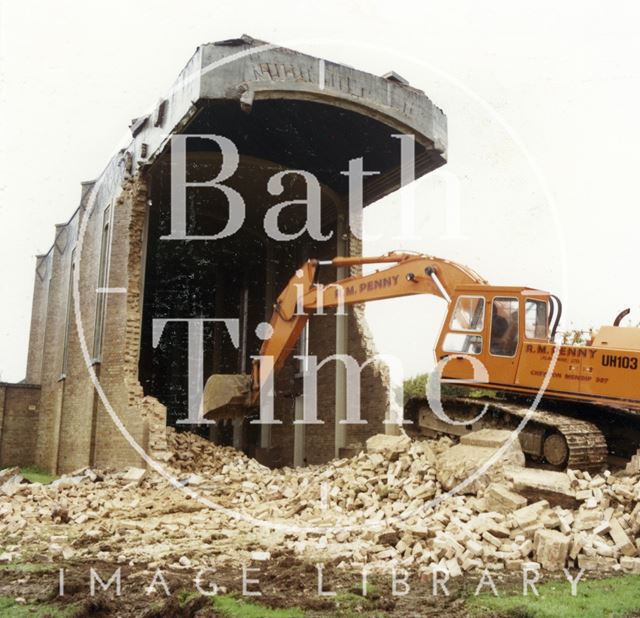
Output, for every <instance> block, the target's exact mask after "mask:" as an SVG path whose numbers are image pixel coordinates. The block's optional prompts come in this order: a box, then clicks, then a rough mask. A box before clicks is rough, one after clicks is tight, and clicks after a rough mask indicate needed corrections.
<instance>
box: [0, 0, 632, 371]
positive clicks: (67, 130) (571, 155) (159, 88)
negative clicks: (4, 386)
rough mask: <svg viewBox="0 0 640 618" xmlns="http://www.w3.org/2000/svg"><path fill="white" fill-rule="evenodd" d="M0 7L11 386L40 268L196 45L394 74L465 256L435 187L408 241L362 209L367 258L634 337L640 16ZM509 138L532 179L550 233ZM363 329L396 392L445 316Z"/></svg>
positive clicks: (499, 7)
mask: <svg viewBox="0 0 640 618" xmlns="http://www.w3.org/2000/svg"><path fill="white" fill-rule="evenodd" d="M0 7H1V8H0V11H1V13H0V63H1V64H0V71H1V73H0V79H1V87H0V106H1V109H0V119H1V122H2V140H1V142H0V144H1V145H0V149H1V150H0V164H1V166H2V176H1V177H0V216H1V222H2V225H0V274H1V277H0V294H1V298H2V303H0V375H1V377H2V379H3V380H20V379H22V377H23V376H24V370H25V364H26V352H27V340H28V327H29V316H30V311H31V294H32V285H33V276H34V264H35V260H34V255H35V254H37V253H43V252H45V251H47V250H48V248H49V246H50V245H51V243H52V241H53V233H54V224H55V223H60V222H64V221H66V220H67V219H68V218H69V216H70V215H71V213H72V212H73V210H74V209H75V208H76V206H77V204H78V199H79V195H80V181H82V180H88V179H92V178H94V177H96V176H97V175H98V174H99V172H100V171H101V169H102V168H103V167H104V165H105V164H106V162H107V160H108V158H109V157H110V156H111V154H112V153H113V151H114V149H115V147H116V145H117V144H118V143H119V142H120V141H121V139H122V137H123V136H125V135H126V133H127V125H128V123H129V121H130V119H131V118H134V117H136V116H139V115H141V114H142V113H144V112H146V111H147V110H148V108H149V106H150V105H151V104H153V103H154V102H155V101H157V100H158V98H159V97H160V96H161V95H162V94H163V93H164V92H165V91H166V90H167V89H168V88H169V86H170V85H171V83H172V82H173V80H174V78H175V77H176V75H177V74H178V72H179V71H180V69H181V68H182V67H183V66H184V64H185V63H186V61H187V60H188V58H189V57H190V56H191V54H192V53H193V51H194V50H195V48H196V46H197V45H198V44H200V43H203V42H207V41H216V40H220V39H225V38H231V37H235V36H239V35H240V34H242V33H247V34H250V35H251V36H253V37H255V38H259V39H264V40H267V41H270V42H274V43H279V44H282V45H285V46H288V47H293V48H295V49H298V50H300V51H305V52H308V53H311V54H314V55H319V56H322V57H325V58H328V59H331V60H335V61H338V62H344V63H346V64H349V65H352V66H354V67H356V68H358V69H362V70H367V71H370V72H372V73H376V74H382V73H384V72H386V71H388V70H390V69H394V70H395V71H397V72H398V73H400V74H401V75H403V76H404V77H406V78H408V79H409V81H410V82H411V83H412V84H413V85H414V86H416V87H419V88H421V89H423V90H424V91H425V92H426V94H427V95H428V96H429V97H430V98H431V99H432V100H433V101H434V103H435V104H436V105H438V106H439V107H441V108H442V109H443V110H444V111H445V113H446V115H447V117H448V120H449V164H448V165H447V167H446V169H447V170H448V172H449V173H450V176H449V177H450V178H453V179H454V180H453V185H454V186H456V187H457V188H458V190H459V194H460V198H459V200H458V201H455V200H454V202H455V203H458V204H459V206H460V212H461V221H462V222H461V227H460V232H461V235H462V238H458V239H448V238H445V233H446V230H445V224H444V215H443V209H444V206H445V204H446V203H447V201H446V197H445V190H444V182H443V180H442V178H438V177H436V176H434V177H426V178H424V179H422V180H421V181H419V182H418V183H416V189H415V191H416V193H415V194H416V198H417V205H418V215H417V221H418V224H419V225H418V227H417V235H418V237H419V238H417V239H416V240H413V241H408V240H404V241H399V240H397V239H394V238H392V236H393V235H394V234H396V233H397V232H395V231H394V229H397V220H398V215H399V212H400V211H401V205H400V200H399V197H398V196H393V197H391V198H390V199H387V200H385V201H383V202H381V203H379V204H376V205H375V206H372V207H370V208H369V209H368V210H367V215H366V221H367V226H368V227H369V229H370V231H371V232H372V233H373V232H375V231H376V230H377V231H382V232H383V234H384V235H385V236H384V237H383V238H382V239H380V240H378V241H375V242H368V243H367V244H366V247H365V248H366V250H367V252H368V253H377V252H380V251H387V250H389V249H397V248H408V249H414V250H421V251H425V252H428V253H433V254H436V255H441V256H443V257H449V258H452V259H456V260H458V261H461V262H463V263H465V264H468V265H469V266H471V267H472V268H474V269H475V270H477V271H479V272H480V273H481V274H483V275H484V276H485V277H486V278H488V279H489V280H490V281H491V282H492V283H496V284H501V283H502V284H509V283H512V284H516V285H519V284H522V285H531V286H535V287H541V288H544V289H550V290H552V291H556V292H557V293H559V294H560V295H561V296H563V299H564V300H565V301H567V302H566V305H567V306H566V314H565V315H567V314H568V320H569V321H568V323H567V326H569V325H571V324H573V325H575V326H576V327H584V328H586V327H589V326H592V325H599V324H601V323H609V322H610V321H611V320H612V319H613V317H614V316H615V314H616V313H617V312H618V311H619V310H620V309H622V308H624V307H627V306H630V307H631V308H632V310H633V313H632V316H634V317H635V318H636V321H640V289H639V287H638V285H637V272H636V269H637V266H638V253H637V252H638V249H637V248H638V232H639V230H640V225H639V223H640V211H639V209H638V208H637V202H638V177H639V172H638V170H640V154H639V152H640V151H639V149H638V146H637V144H638V143H640V121H639V120H638V108H639V103H640V72H638V69H637V62H638V58H640V38H639V37H638V36H637V25H638V22H639V18H640V5H639V4H638V3H635V2H631V1H629V2H616V3H609V4H605V3H602V2H592V1H585V2H581V3H558V2H546V1H542V2H536V3H527V4H525V3H514V2H509V1H505V2H497V1H496V2H484V3H478V2H473V1H470V2H446V3H445V2H441V1H438V2H432V1H429V2H424V1H422V2H415V3H413V2H402V1H398V0H397V1H396V2H393V3H390V2H388V1H387V0H384V1H383V2H377V1H376V2H370V1H367V2H365V1H364V0H363V1H356V0H342V1H336V0H325V1H324V2H321V3H320V2H318V3H309V2H300V1H299V0H298V1H296V2H284V1H277V0H276V1H272V2H264V1H261V2H255V1H248V0H245V1H244V2H237V1H235V2H228V1H226V0H224V1H216V2H211V1H210V0H208V1H196V0H183V1H181V2H166V1H160V0H154V1H148V0H138V1H136V2H131V1H129V2H125V1H123V0H110V1H109V2H91V3H89V2H87V3H80V2H69V1H65V0H57V1H56V2H55V3H49V2H44V1H42V2H33V1H25V0H20V1H17V0H3V1H1V2H0ZM481 100H483V101H485V102H486V104H487V107H484V106H483V104H481V103H480V101H481ZM491 109H492V110H494V111H493V112H491V111H490V110H491ZM505 126H507V127H509V129H505ZM509 131H512V132H513V134H514V135H515V136H516V139H517V140H518V141H519V142H520V143H521V144H522V145H523V146H524V147H525V148H526V150H527V152H528V153H529V154H528V156H530V157H531V160H532V161H534V165H536V166H537V167H538V168H539V170H540V172H541V175H542V177H543V179H544V182H545V183H546V185H547V187H548V189H549V192H550V195H551V196H552V198H553V200H554V201H555V204H556V215H555V216H554V215H553V212H552V210H551V209H550V207H549V205H548V203H547V200H546V199H545V195H544V189H543V187H542V185H541V184H540V182H539V181H538V180H537V179H536V176H535V175H534V173H533V172H532V170H531V167H530V165H529V163H528V162H527V158H526V156H525V155H523V153H522V151H521V150H520V149H519V147H518V145H516V143H515V142H514V141H513V139H512V138H511V137H510V136H509ZM394 226H395V228H394ZM559 239H562V241H560V240H559ZM563 256H564V257H563ZM564 258H566V266H567V269H566V273H565V274H566V278H565V277H563V272H564V269H563V259H564ZM564 280H566V282H567V285H566V286H565V285H564ZM367 314H368V317H369V319H370V322H371V327H372V330H373V332H374V336H375V338H376V342H377V344H378V347H379V349H380V351H383V352H386V353H392V354H395V355H397V356H399V357H400V358H401V359H402V360H403V361H404V362H405V367H406V371H407V373H408V374H413V373H416V372H418V371H420V370H422V369H423V368H424V369H426V368H428V367H430V366H431V358H432V354H431V348H432V346H433V342H434V337H435V333H436V332H437V330H438V329H439V326H440V320H441V317H442V310H441V308H440V307H439V305H438V303H437V301H436V300H434V299H429V298H413V299H397V300H393V301H384V302H382V303H378V304H376V305H374V304H371V305H369V306H368V308H367Z"/></svg>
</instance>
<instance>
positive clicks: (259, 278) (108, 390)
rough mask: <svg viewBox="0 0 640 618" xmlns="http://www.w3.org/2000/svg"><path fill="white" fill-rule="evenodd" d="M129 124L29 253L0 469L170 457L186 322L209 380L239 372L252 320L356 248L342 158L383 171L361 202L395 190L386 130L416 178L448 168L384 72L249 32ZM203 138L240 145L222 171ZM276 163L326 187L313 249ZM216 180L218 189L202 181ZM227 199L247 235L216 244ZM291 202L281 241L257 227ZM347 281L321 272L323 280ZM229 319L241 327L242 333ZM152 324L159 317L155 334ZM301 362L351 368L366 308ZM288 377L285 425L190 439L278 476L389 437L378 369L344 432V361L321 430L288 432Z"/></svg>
mask: <svg viewBox="0 0 640 618" xmlns="http://www.w3.org/2000/svg"><path fill="white" fill-rule="evenodd" d="M130 129H131V133H132V139H131V142H130V144H129V145H128V146H127V147H126V148H125V149H123V150H121V151H120V152H119V153H117V155H116V156H114V157H113V158H112V159H111V160H110V161H109V163H108V164H107V166H106V168H105V169H104V171H103V172H102V173H101V175H100V176H99V177H98V178H97V179H96V180H94V181H90V182H84V183H82V190H81V195H80V203H79V206H78V208H77V209H76V211H75V212H74V214H73V215H72V216H71V218H70V220H69V221H68V222H67V223H65V224H61V225H58V226H56V230H55V239H54V243H53V245H52V247H51V249H50V250H49V252H48V253H47V254H45V255H40V256H38V257H37V263H36V273H35V286H34V295H33V307H32V319H31V332H30V342H29V354H28V366H27V372H26V378H25V380H24V382H23V383H20V384H1V385H0V465H12V464H21V465H26V464H33V465H36V466H38V467H40V468H42V469H46V470H49V471H52V472H57V473H63V472H68V471H71V470H74V469H77V468H80V467H83V466H98V467H107V466H117V467H122V466H124V465H141V463H142V460H141V456H140V453H139V452H137V451H136V450H135V448H134V447H133V446H132V444H131V442H130V440H129V439H128V438H127V436H129V437H130V438H131V439H132V440H133V441H134V442H135V443H137V444H138V445H139V446H140V448H141V449H144V450H145V451H147V452H150V453H151V454H152V455H153V456H157V457H162V453H163V451H164V448H165V444H164V427H165V425H166V424H167V423H169V424H172V425H173V424H175V423H176V422H177V421H179V420H185V419H186V418H187V409H188V398H189V392H188V391H189V388H188V380H187V374H188V368H189V362H190V360H189V355H190V351H189V349H188V347H189V346H188V340H189V337H188V328H187V324H186V323H184V321H181V320H185V319H192V318H202V319H203V320H204V322H203V326H202V350H201V359H202V361H201V371H202V375H203V376H204V378H206V377H207V376H208V375H210V374H212V373H246V372H247V371H248V370H249V369H248V368H249V367H250V362H251V356H252V355H255V354H257V352H258V350H259V347H260V340H259V339H258V338H257V336H256V334H255V328H256V325H257V324H259V323H260V322H262V321H263V320H265V319H266V320H268V319H269V316H270V314H271V311H272V306H273V302H274V300H275V297H276V296H277V294H278V291H279V290H280V289H281V288H282V287H283V285H284V284H285V283H286V282H287V281H288V280H289V278H290V277H291V275H292V273H293V272H294V271H295V269H296V268H297V267H298V266H299V264H300V263H301V262H302V261H303V260H305V259H307V258H309V257H317V258H320V259H327V258H331V257H333V256H335V255H359V254H360V253H361V242H360V241H359V240H358V238H357V237H356V236H354V235H353V234H352V233H351V232H350V227H349V221H348V204H347V193H348V183H349V178H348V176H347V175H346V174H344V172H345V171H346V170H348V169H349V161H351V160H354V159H358V158H362V159H363V162H364V167H365V169H368V170H377V171H378V172H379V173H377V174H375V175H369V176H365V177H364V184H363V204H364V206H366V205H368V204H370V203H372V202H374V201H376V200H378V199H379V198H381V197H383V196H385V195H387V194H389V193H390V192H392V191H395V190H396V189H398V188H399V187H400V186H401V178H402V177H403V170H402V169H401V165H400V152H401V149H400V147H399V141H398V139H395V138H394V137H393V136H394V135H396V136H397V135H398V134H411V135H413V136H414V138H415V169H414V170H411V172H412V175H413V176H414V177H416V178H418V177H419V176H421V175H423V174H426V173H428V172H430V171H431V170H433V169H435V168H437V167H439V166H441V165H442V164H443V163H444V162H445V156H446V119H445V116H444V114H443V113H442V111H441V110H439V109H437V108H436V107H435V106H434V105H433V104H432V103H431V101H430V100H429V99H428V98H427V97H426V96H425V95H424V93H423V92H421V91H420V90H417V89H415V88H413V87H411V86H410V85H408V84H407V83H406V82H404V80H402V78H400V77H399V76H397V75H396V74H394V73H390V74H388V75H386V76H383V77H377V76H374V75H371V74H368V73H364V72H361V71H357V70H355V69H353V68H350V67H347V66H342V65H339V64H335V63H332V62H329V61H325V60H323V59H319V58H314V57H311V56H309V55H305V54H301V53H297V52H295V51H292V50H289V49H285V48H281V47H276V46H274V45H267V44H264V43H263V42H260V41H256V40H254V39H251V38H250V37H247V36H243V37H241V38H239V39H232V40H228V41H221V42H217V43H209V44H205V45H202V46H200V47H199V48H198V49H197V51H196V53H195V54H194V56H193V57H192V58H191V60H190V61H189V62H188V64H187V66H186V67H185V68H184V70H183V71H182V73H181V74H180V75H179V76H178V78H177V80H176V82H175V83H174V85H173V87H172V88H171V90H170V92H169V94H168V95H167V96H166V97H165V98H163V99H162V100H160V101H159V102H158V104H157V106H156V107H155V109H154V110H153V112H152V113H150V114H149V115H147V116H144V117H142V118H138V119H136V120H135V121H134V122H133V123H132V125H131V127H130ZM181 134H182V135H191V136H193V137H191V138H189V139H186V140H185V144H186V169H184V170H182V173H184V174H185V180H186V184H187V185H191V186H187V190H186V216H185V217H184V220H182V221H177V222H176V220H175V216H176V212H175V210H173V212H172V174H175V173H181V172H180V170H176V169H175V167H176V162H175V160H172V156H171V155H172V153H171V146H172V137H173V136H176V135H181ZM212 135H214V136H222V137H223V138H226V139H227V140H230V142H231V143H232V144H233V145H234V146H235V149H236V150H237V153H238V158H237V161H236V162H235V163H236V165H234V166H233V169H232V170H231V171H232V173H231V174H230V175H228V177H226V175H224V177H223V174H222V172H223V154H222V153H221V147H220V143H221V140H220V139H218V140H215V139H210V138H208V137H207V136H212ZM227 163H228V162H227ZM287 170H290V171H292V170H298V171H301V170H303V171H306V172H309V173H311V174H313V175H314V176H315V177H316V178H317V179H318V180H319V183H320V192H321V206H322V208H321V221H320V224H321V229H322V236H323V237H324V238H321V239H318V238H313V237H312V235H311V234H310V233H309V231H308V230H305V231H304V232H303V233H302V234H300V235H298V234H297V232H298V231H299V230H301V229H303V228H304V226H305V213H306V211H305V208H304V205H303V204H302V203H303V202H304V198H305V190H306V189H305V187H306V185H305V183H304V182H302V180H303V179H302V178H301V175H300V174H296V173H291V174H283V175H280V176H279V178H280V179H281V181H280V188H281V189H282V190H281V191H280V192H278V191H274V190H273V187H272V186H271V187H270V186H269V181H270V179H272V178H273V177H274V175H277V174H279V173H280V172H286V171H287ZM405 171H406V170H405ZM216 178H217V179H218V180H219V181H220V183H221V184H223V185H225V186H226V187H227V188H228V189H224V190H221V189H220V188H219V187H217V186H212V185H211V181H212V179H216ZM207 181H209V183H210V185H209V186H206V182H207ZM229 191H233V192H237V194H238V195H240V196H241V197H242V200H243V203H244V206H245V211H244V214H245V218H244V222H243V225H242V226H241V227H240V228H239V229H238V230H237V231H234V233H233V234H230V235H227V236H225V237H220V238H216V239H211V238H210V237H211V236H216V235H219V234H220V232H221V230H224V229H225V226H226V225H227V224H228V223H229V217H230V206H229V200H228V195H229ZM285 200H286V201H288V202H295V200H298V201H299V202H300V204H299V205H296V204H295V203H294V204H292V205H289V206H287V207H286V208H283V209H282V210H281V212H280V216H279V225H280V229H281V230H282V232H283V234H285V235H289V236H290V237H291V238H288V239H287V240H286V241H279V240H277V239H274V238H271V237H270V236H269V235H268V234H267V233H266V232H265V229H264V218H265V214H266V212H267V211H268V210H269V209H270V208H272V207H273V206H274V205H276V204H281V203H282V202H283V201H285ZM172 216H173V217H174V218H173V220H172ZM76 258H78V259H76ZM345 274H346V273H344V272H342V273H340V272H338V273H336V270H335V269H327V270H326V272H325V273H324V276H325V277H326V280H327V281H330V280H333V279H334V278H335V277H336V276H344V275H345ZM74 280H75V281H77V292H78V294H75V293H74ZM224 319H227V320H229V319H230V320H237V324H238V333H237V337H236V338H235V340H234V337H231V336H230V335H229V332H228V330H227V329H226V328H225V325H224V323H223V322H221V321H220V320H224ZM154 320H156V321H157V320H165V321H166V324H164V328H163V330H162V336H161V337H160V338H159V340H157V341H156V340H154V332H153V331H154V327H153V324H154ZM213 320H216V321H213ZM78 325H79V326H80V327H78ZM309 350H310V353H311V354H315V355H317V356H318V358H319V359H322V358H324V357H326V356H328V355H331V354H334V353H336V352H340V351H341V352H343V353H349V354H351V355H352V356H354V357H355V358H356V359H358V360H359V362H363V361H364V360H365V359H366V358H367V357H370V356H371V355H372V353H373V352H372V348H371V343H370V340H369V338H368V335H367V330H366V326H365V323H364V320H363V317H362V311H361V309H360V308H358V307H351V308H349V309H348V316H346V317H345V316H336V315H335V312H330V311H328V312H327V313H326V315H318V316H313V317H312V319H311V321H310V326H309ZM296 371H297V367H296V361H295V360H293V359H290V360H289V361H288V363H287V365H286V367H285V368H284V369H283V370H282V371H281V372H280V373H279V375H278V377H277V380H276V386H275V396H276V408H275V415H276V418H277V419H279V420H281V421H282V424H281V425H273V426H271V425H258V424H252V423H251V422H250V418H249V417H231V416H230V417H227V418H225V417H221V418H217V419H216V425H215V426H204V427H201V428H200V429H198V431H200V433H203V432H207V435H209V437H210V438H211V439H212V440H214V441H216V442H218V443H223V444H233V445H234V446H236V447H237V448H241V449H242V450H244V451H245V452H247V453H248V454H250V455H252V456H255V457H257V458H258V459H259V460H261V461H263V462H266V463H268V464H270V465H302V464H304V463H318V462H322V461H326V460H328V459H330V458H332V457H333V456H334V455H336V454H337V453H338V452H339V449H340V448H342V447H346V446H348V445H350V444H352V443H355V442H361V441H362V440H363V439H365V438H366V437H368V436H369V435H371V434H374V433H379V432H380V431H384V429H383V426H382V422H383V420H384V418H385V414H386V408H387V399H388V397H387V393H386V390H387V385H386V383H385V379H384V371H383V370H381V369H380V367H377V366H376V365H375V364H371V365H369V366H368V367H367V368H366V369H365V370H364V371H363V374H362V380H363V388H362V415H363V418H365V419H366V420H367V421H368V423H367V424H366V425H352V426H349V425H340V424H339V423H338V421H339V420H340V418H344V413H345V408H344V406H345V405H346V404H345V400H344V393H343V388H341V387H340V379H341V376H340V372H341V371H342V369H341V368H340V367H339V366H336V363H331V364H329V365H327V366H326V367H324V368H323V369H322V370H321V371H320V373H319V383H318V384H319V386H318V393H319V406H318V410H319V418H320V419H321V420H323V421H324V424H322V425H309V426H304V425H294V424H293V423H292V421H293V418H294V414H295V412H294V405H293V401H294V399H295V396H296V392H295V388H294V386H293V385H294V383H295V381H294V379H293V378H294V374H295V373H296ZM336 380H338V388H336ZM336 393H338V395H337V396H336ZM106 402H108V405H107V406H105V403H106ZM109 407H110V408H111V410H109V409H108V408H109ZM116 421H117V422H116ZM118 424H120V426H118ZM194 430H195V428H194Z"/></svg>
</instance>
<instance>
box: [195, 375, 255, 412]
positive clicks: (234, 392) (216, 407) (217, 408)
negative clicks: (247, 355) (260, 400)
mask: <svg viewBox="0 0 640 618" xmlns="http://www.w3.org/2000/svg"><path fill="white" fill-rule="evenodd" d="M250 393H251V376H250V375H244V374H241V373H214V374H213V375H212V376H211V377H210V378H209V379H208V380H207V383H206V384H205V386H204V395H203V398H202V412H203V416H204V417H205V418H210V419H214V417H215V416H216V415H217V414H219V413H220V412H225V411H228V410H231V409H232V410H233V411H234V412H236V413H237V412H241V411H242V409H243V408H246V407H247V406H248V405H249V401H250Z"/></svg>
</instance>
